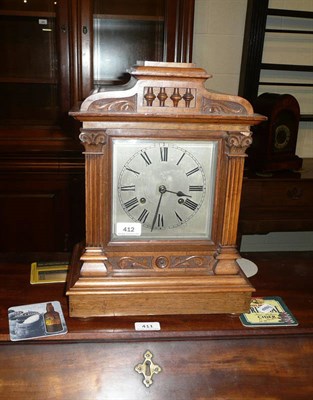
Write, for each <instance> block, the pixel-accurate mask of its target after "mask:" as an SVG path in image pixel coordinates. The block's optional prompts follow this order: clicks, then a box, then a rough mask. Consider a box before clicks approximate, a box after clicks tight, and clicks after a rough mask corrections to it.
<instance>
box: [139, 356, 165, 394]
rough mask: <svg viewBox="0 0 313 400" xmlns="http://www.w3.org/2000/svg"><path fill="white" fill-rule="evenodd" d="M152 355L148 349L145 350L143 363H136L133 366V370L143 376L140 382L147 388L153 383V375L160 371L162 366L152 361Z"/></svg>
mask: <svg viewBox="0 0 313 400" xmlns="http://www.w3.org/2000/svg"><path fill="white" fill-rule="evenodd" d="M152 357H153V354H152V353H151V352H150V351H149V350H147V351H146V352H145V354H144V361H143V363H141V364H138V365H136V367H135V371H136V372H138V374H142V375H143V376H144V379H143V381H142V382H143V384H144V385H145V386H146V387H147V388H148V387H150V386H151V385H152V383H153V380H152V377H153V375H154V374H158V373H159V372H161V371H162V368H161V367H160V366H159V365H157V364H154V363H153V362H152Z"/></svg>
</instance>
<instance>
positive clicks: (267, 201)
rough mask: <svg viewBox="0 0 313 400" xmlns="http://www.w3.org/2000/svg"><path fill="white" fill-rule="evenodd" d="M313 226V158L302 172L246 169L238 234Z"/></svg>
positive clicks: (281, 230) (239, 236)
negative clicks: (267, 171) (268, 171)
mask: <svg viewBox="0 0 313 400" xmlns="http://www.w3.org/2000/svg"><path fill="white" fill-rule="evenodd" d="M312 230H313V159H304V160H303V168H302V169H301V171H299V172H291V171H281V172H275V173H272V174H268V175H265V176H261V175H257V174H256V173H254V172H249V171H247V172H246V175H245V177H244V180H243V188H242V197H241V205H240V214H239V225H238V238H239V242H240V239H241V236H242V235H251V234H262V233H263V234H265V233H269V232H285V231H312Z"/></svg>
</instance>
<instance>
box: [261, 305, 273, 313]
mask: <svg viewBox="0 0 313 400" xmlns="http://www.w3.org/2000/svg"><path fill="white" fill-rule="evenodd" d="M273 309H274V307H273V306H271V305H270V304H262V305H261V306H260V307H258V311H259V312H261V313H269V312H271V311H272V310H273Z"/></svg>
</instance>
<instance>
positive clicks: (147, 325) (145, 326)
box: [135, 322, 161, 331]
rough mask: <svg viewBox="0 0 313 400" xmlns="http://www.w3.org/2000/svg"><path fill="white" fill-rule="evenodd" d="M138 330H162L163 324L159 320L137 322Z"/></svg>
mask: <svg viewBox="0 0 313 400" xmlns="http://www.w3.org/2000/svg"><path fill="white" fill-rule="evenodd" d="M135 330H136V331H160V330H161V325H160V323H159V322H135Z"/></svg>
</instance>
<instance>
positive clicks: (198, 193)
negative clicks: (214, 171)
mask: <svg viewBox="0 0 313 400" xmlns="http://www.w3.org/2000/svg"><path fill="white" fill-rule="evenodd" d="M206 185H207V184H206V176H205V172H204V169H203V167H202V165H201V163H200V162H199V161H198V159H197V157H196V156H195V155H194V154H193V153H192V152H191V151H189V150H187V149H186V148H183V147H181V146H178V145H175V144H174V143H162V142H156V143H155V144H149V145H147V146H144V147H142V148H140V149H139V150H138V151H136V152H135V153H134V154H133V155H132V156H131V157H130V158H129V159H128V160H127V161H126V163H125V164H124V165H123V167H122V170H121V172H120V174H119V177H118V187H117V190H118V198H119V202H120V205H121V207H122V209H123V210H124V212H125V214H127V216H128V217H129V218H130V219H131V220H133V221H134V222H139V223H141V224H142V226H144V227H145V228H147V229H149V230H150V231H151V232H153V231H156V230H168V229H174V230H175V229H176V228H179V227H181V226H182V225H183V224H186V223H187V222H188V221H189V220H190V219H191V218H193V217H194V216H195V215H196V214H197V212H198V211H199V210H200V208H201V207H202V205H203V201H204V198H205V194H206V190H207V186H206Z"/></svg>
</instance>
